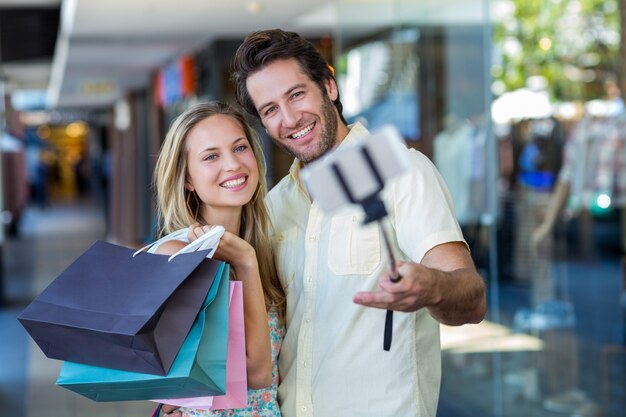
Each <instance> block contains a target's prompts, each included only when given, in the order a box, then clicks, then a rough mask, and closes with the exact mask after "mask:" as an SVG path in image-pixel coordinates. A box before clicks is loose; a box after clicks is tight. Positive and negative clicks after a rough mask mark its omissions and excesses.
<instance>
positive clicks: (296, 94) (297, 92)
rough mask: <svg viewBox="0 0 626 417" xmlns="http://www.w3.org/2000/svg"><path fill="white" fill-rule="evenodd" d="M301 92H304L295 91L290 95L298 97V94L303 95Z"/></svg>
mask: <svg viewBox="0 0 626 417" xmlns="http://www.w3.org/2000/svg"><path fill="white" fill-rule="evenodd" d="M303 94H304V92H303V91H296V92H295V93H293V94H292V96H291V97H292V98H298V97H300V96H301V95H303Z"/></svg>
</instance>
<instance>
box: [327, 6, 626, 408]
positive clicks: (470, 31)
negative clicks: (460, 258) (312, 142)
mask: <svg viewBox="0 0 626 417" xmlns="http://www.w3.org/2000/svg"><path fill="white" fill-rule="evenodd" d="M516 3H517V4H521V3H523V2H520V1H510V2H501V1H500V2H495V1H489V0H462V1H461V0H459V1H444V0H419V1H367V2H355V1H350V0H343V1H340V2H339V3H338V6H337V7H338V9H337V10H338V17H339V19H338V32H337V34H336V38H335V42H336V51H335V67H336V70H337V78H338V82H339V85H340V88H341V94H342V102H343V103H344V107H345V116H346V118H347V119H348V121H356V120H360V121H362V122H364V123H365V124H367V126H368V127H369V128H370V129H373V130H374V129H376V128H377V127H379V126H380V125H381V124H384V123H392V124H394V125H396V127H398V129H399V130H400V132H401V133H402V134H403V136H404V137H405V139H406V141H407V144H408V145H409V146H412V147H414V148H416V149H418V150H420V151H421V152H423V153H424V154H426V155H427V156H428V157H429V158H431V160H432V161H433V162H434V163H435V165H436V166H437V167H438V169H439V170H440V172H441V173H442V175H443V176H444V178H445V179H446V182H447V184H448V187H449V189H450V192H451V195H452V196H453V199H454V202H455V210H456V214H457V218H458V220H459V223H460V224H461V226H462V229H463V231H464V235H465V237H466V240H467V242H468V244H469V245H470V248H471V250H472V256H473V258H474V262H475V263H476V266H477V268H478V270H479V272H480V273H481V275H482V276H483V277H484V279H485V281H486V282H487V285H488V302H489V310H488V314H487V318H486V319H485V320H484V321H483V322H482V323H481V324H478V325H465V326H461V327H447V326H442V332H441V343H442V350H443V379H442V386H441V396H440V405H439V412H438V415H440V416H442V417H454V416H468V417H470V416H471V417H476V416H481V417H488V416H497V417H513V416H520V417H522V416H524V417H526V416H541V417H544V416H545V417H548V416H557V415H565V416H617V415H621V413H623V409H624V407H625V406H626V326H625V325H624V321H625V315H626V314H625V312H626V292H625V291H626V290H625V286H626V282H625V280H626V276H625V267H624V262H625V261H624V259H626V258H624V250H625V247H624V236H626V232H625V230H626V226H625V223H626V222H625V221H624V218H623V213H624V209H623V206H624V203H625V202H626V201H624V200H625V198H624V191H625V190H626V179H625V178H626V146H624V136H625V134H624V133H622V132H624V131H626V129H623V127H624V120H626V116H624V115H623V105H621V107H620V103H621V99H620V98H619V97H617V98H615V96H613V98H611V96H609V97H608V98H606V99H603V100H587V99H586V97H582V96H581V97H561V100H562V101H563V103H561V105H560V106H556V105H554V98H555V97H554V88H553V89H550V88H549V87H553V86H554V85H559V86H560V87H559V88H560V90H559V92H560V94H565V93H567V92H568V91H569V92H572V91H583V90H585V89H587V90H588V89H589V86H593V85H594V83H593V82H592V81H593V80H591V79H589V77H588V75H585V76H584V77H582V78H580V85H579V86H578V87H576V88H573V87H572V85H573V84H572V82H570V81H571V79H574V78H572V77H573V75H571V74H572V73H573V70H571V69H570V70H568V71H569V72H567V71H566V72H565V75H564V76H571V77H570V78H571V79H568V80H559V79H558V77H556V76H554V77H552V78H550V77H546V76H545V75H544V74H543V73H540V72H537V73H532V72H528V73H525V74H523V75H522V76H523V78H524V81H525V86H524V88H517V89H515V90H507V89H504V88H503V87H502V83H500V82H498V80H496V79H495V78H496V77H494V75H493V74H494V73H496V72H497V71H502V66H503V62H504V61H505V58H504V57H503V55H502V52H501V51H500V50H499V47H496V46H494V45H495V44H494V39H495V38H496V34H495V33H494V28H497V27H498V26H497V23H498V22H496V21H495V20H496V19H500V14H499V12H498V13H495V15H494V10H496V6H497V7H500V8H502V7H505V8H506V7H509V8H510V7H513V8H514V7H515V4H516ZM530 3H531V2H529V4H530ZM552 3H555V4H556V3H559V4H561V3H563V4H564V3H568V2H552ZM569 3H570V4H568V5H564V10H566V12H567V13H574V11H575V10H579V11H580V10H582V11H584V8H585V7H587V6H589V4H591V3H593V4H596V3H598V2H587V3H589V4H587V3H585V2H582V1H578V2H575V1H571V2H569ZM574 3H576V4H577V5H578V6H579V7H578V9H576V8H575V7H574V6H576V5H574ZM565 6H567V7H565ZM593 7H596V6H593ZM598 7H599V6H598ZM602 7H604V6H602ZM607 7H608V6H607ZM607 7H605V8H604V9H603V10H609V9H608V8H607ZM573 10H574V11H573ZM614 10H617V9H614ZM500 11H502V10H501V9H500ZM564 13H565V12H564ZM567 13H565V14H567ZM568 16H569V15H568ZM516 24H519V25H520V26H521V25H523V22H522V21H518V22H517V23H516ZM522 30H523V28H522ZM563 30H564V33H565V31H566V30H567V28H565V29H563ZM509 41H510V40H509ZM538 41H539V42H540V46H541V48H544V49H546V48H547V49H549V47H550V46H551V45H550V44H549V42H550V39H549V37H548V36H547V35H546V36H543V37H541V36H539V40H538ZM555 42H556V41H555ZM506 47H507V48H510V47H511V42H509V43H507V44H506ZM547 49H546V50H547ZM554 59H556V58H554ZM544 64H545V65H546V67H548V66H550V63H549V62H545V63H544ZM581 74H583V75H584V74H587V73H585V72H584V71H583V72H581ZM622 75H623V74H622ZM622 75H620V74H619V72H618V74H617V76H618V78H619V77H621V76H622ZM585 77H587V78H585ZM565 81H567V82H565ZM548 83H552V84H551V85H548ZM596 85H597V82H596ZM607 96H608V93H607ZM565 101H567V102H565ZM496 103H497V104H496ZM494 104H495V106H494V107H492V106H493V105H494ZM598 184H600V185H599V186H598Z"/></svg>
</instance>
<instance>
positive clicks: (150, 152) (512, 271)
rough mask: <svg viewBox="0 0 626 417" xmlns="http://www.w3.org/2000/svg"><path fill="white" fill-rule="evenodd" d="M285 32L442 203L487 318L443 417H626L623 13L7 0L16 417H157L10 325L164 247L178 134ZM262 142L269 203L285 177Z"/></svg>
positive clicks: (471, 334) (541, 7)
mask: <svg viewBox="0 0 626 417" xmlns="http://www.w3.org/2000/svg"><path fill="white" fill-rule="evenodd" d="M274 27H280V28H282V29H286V30H293V31H297V32H300V33H301V34H304V35H305V36H306V37H307V38H309V39H310V40H311V41H312V42H313V43H314V44H315V45H316V46H317V47H318V49H319V50H320V52H321V53H322V54H323V55H324V56H325V57H326V59H327V60H328V62H329V63H330V64H331V65H333V67H334V68H335V71H336V77H337V81H338V84H339V87H340V91H341V95H342V101H343V102H344V109H345V112H344V115H345V116H346V118H347V119H348V120H349V121H350V122H354V121H357V120H359V121H362V122H364V123H365V124H366V125H367V126H368V128H370V129H371V130H375V129H376V128H377V127H380V126H382V125H383V124H387V123H391V124H394V125H395V126H396V127H397V128H398V129H399V130H400V132H401V133H402V135H403V136H404V138H405V140H406V143H407V146H410V147H413V148H416V149H418V150H419V151H421V152H423V153H424V154H425V155H426V156H428V157H429V158H431V160H432V161H433V162H434V163H435V165H436V166H437V167H438V169H439V170H440V172H441V174H442V175H443V177H444V178H445V180H446V182H447V184H448V187H449V189H450V192H451V195H452V197H453V199H454V203H455V209H456V214H457V218H458V220H459V223H460V224H461V226H462V229H463V232H464V235H465V237H466V240H467V242H468V244H469V245H470V248H471V250H472V256H473V258H474V261H475V263H476V265H477V267H478V269H479V271H480V273H481V275H482V276H483V277H484V279H485V281H486V282H487V285H488V292H489V310H488V313H487V318H486V320H485V321H484V322H483V323H481V324H478V325H466V326H461V327H444V328H442V338H441V343H442V349H443V378H442V386H441V396H440V403H439V410H438V416H440V417H492V416H493V417H529V416H532V417H556V416H568V417H570V416H571V417H617V416H622V415H624V414H623V413H624V411H623V410H624V409H626V217H625V216H624V213H626V210H625V207H624V206H625V205H626V146H625V144H624V142H625V138H626V112H625V111H624V101H623V97H624V95H625V94H626V36H625V35H624V33H626V32H624V31H623V29H622V28H626V0H602V1H601V0H552V1H550V2H536V1H531V0H334V1H324V0H322V1H319V0H315V1H314V0H300V1H287V0H231V1H223V2H216V1H206V0H185V1H168V0H133V1H128V0H0V93H1V96H2V99H0V151H1V159H0V335H2V341H1V342H0V358H2V363H0V410H2V412H3V414H5V415H10V416H13V417H40V416H41V417H44V416H45V417H56V416H59V417H69V416H85V417H87V416H88V417H93V416H96V417H97V416H103V417H104V416H106V417H114V416H120V417H122V416H124V417H131V416H140V415H146V416H147V415H149V413H150V412H151V406H150V405H149V404H145V403H93V402H90V401H89V400H85V399H84V398H80V397H79V396H78V395H76V394H73V393H71V392H68V391H65V390H63V389H61V388H59V387H56V386H55V385H54V381H55V379H56V376H57V375H58V371H59V367H60V364H59V363H58V362H57V361H54V360H50V359H47V358H45V357H44V355H43V354H42V352H41V351H40V350H39V349H38V348H37V346H36V345H35V344H34V343H33V342H32V341H31V340H30V339H29V338H28V336H27V334H26V333H25V331H24V330H23V328H22V327H21V326H20V324H19V323H18V322H17V320H16V316H17V315H18V314H19V312H20V311H21V310H22V309H23V308H24V307H25V306H26V305H27V304H28V303H29V302H30V301H31V300H32V299H33V297H35V296H36V295H37V294H38V293H39V292H41V291H42V290H43V288H45V287H46V286H47V285H48V284H49V283H50V282H51V281H52V280H53V279H54V278H55V277H56V276H57V275H58V274H59V273H60V272H61V271H62V270H63V269H64V268H65V267H66V266H67V265H68V264H69V263H71V262H72V260H73V259H75V258H76V257H77V256H78V255H79V254H80V253H82V252H83V251H84V250H85V249H86V248H87V247H88V246H89V245H91V243H93V242H94V241H95V240H97V239H102V240H108V241H111V242H114V243H118V244H121V245H125V246H129V247H140V246H142V244H144V243H145V242H149V241H151V240H153V239H154V238H155V216H154V199H153V197H154V196H153V192H152V186H151V177H152V171H153V169H154V163H155V160H156V155H157V154H158V150H159V146H160V144H161V142H162V141H163V138H164V135H165V132H166V131H167V129H168V126H169V124H170V123H171V121H172V120H173V119H174V118H175V117H176V116H177V115H178V114H180V113H181V111H183V110H184V109H186V108H187V107H188V106H190V105H191V104H193V103H196V102H198V101H203V100H213V99H220V100H224V101H227V102H230V103H234V102H235V100H234V91H233V87H232V85H231V83H230V80H229V70H230V60H231V58H232V55H233V53H234V51H235V50H236V48H237V46H238V45H239V43H240V42H241V41H242V39H243V37H244V36H245V35H246V33H248V32H250V31H253V30H256V29H265V28H274ZM259 132H260V133H261V135H265V133H264V131H263V129H260V128H259ZM263 140H264V150H265V154H266V159H267V162H268V172H267V176H268V180H269V184H270V185H271V184H275V183H276V182H277V181H278V180H279V179H280V178H282V176H284V175H285V173H286V172H287V171H288V168H289V166H290V164H291V160H290V159H289V157H287V156H286V155H285V154H283V153H282V152H281V151H280V150H279V149H278V148H277V147H275V146H274V145H273V144H272V143H271V141H270V140H269V138H267V137H266V136H263Z"/></svg>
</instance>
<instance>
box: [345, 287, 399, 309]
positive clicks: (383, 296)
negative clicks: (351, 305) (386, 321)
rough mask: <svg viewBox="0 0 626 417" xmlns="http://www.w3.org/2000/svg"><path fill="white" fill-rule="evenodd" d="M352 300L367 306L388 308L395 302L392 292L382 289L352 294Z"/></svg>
mask: <svg viewBox="0 0 626 417" xmlns="http://www.w3.org/2000/svg"><path fill="white" fill-rule="evenodd" d="M353 301H354V302H355V303H356V304H361V305H364V306H367V307H374V308H389V307H390V306H392V305H393V304H394V303H395V301H396V300H395V297H394V296H393V294H390V293H388V292H384V291H361V292H358V293H356V294H355V295H354V298H353Z"/></svg>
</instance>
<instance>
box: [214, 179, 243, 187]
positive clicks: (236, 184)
mask: <svg viewBox="0 0 626 417" xmlns="http://www.w3.org/2000/svg"><path fill="white" fill-rule="evenodd" d="M247 180H248V177H241V178H237V179H236V180H230V181H224V182H223V183H221V184H220V186H221V187H224V188H236V187H239V186H240V185H242V184H243V183H244V182H246V181H247Z"/></svg>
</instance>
